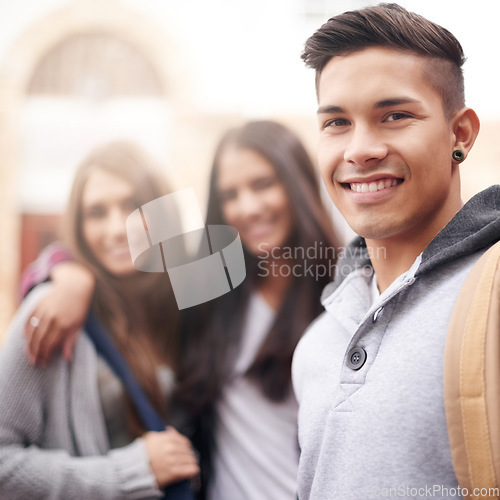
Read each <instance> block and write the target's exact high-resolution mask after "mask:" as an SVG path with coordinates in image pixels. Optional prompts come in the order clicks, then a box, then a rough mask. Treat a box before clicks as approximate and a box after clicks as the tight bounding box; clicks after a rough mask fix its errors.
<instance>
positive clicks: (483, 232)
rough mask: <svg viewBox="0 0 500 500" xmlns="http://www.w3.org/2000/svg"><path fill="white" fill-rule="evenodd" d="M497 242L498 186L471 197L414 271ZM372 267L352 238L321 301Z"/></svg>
mask: <svg viewBox="0 0 500 500" xmlns="http://www.w3.org/2000/svg"><path fill="white" fill-rule="evenodd" d="M499 239H500V185H496V186H491V187H489V188H488V189H485V190H484V191H481V192H480V193H478V194H477V195H476V196H474V197H473V198H471V199H470V200H469V201H468V202H467V203H466V204H465V205H464V206H463V207H462V209H461V210H460V211H459V212H458V213H457V214H456V215H455V216H454V217H453V218H452V219H451V220H450V222H448V224H447V225H446V226H445V227H444V228H443V229H442V230H441V231H440V232H439V233H438V234H437V235H436V237H435V238H434V239H433V240H432V241H431V242H430V243H429V245H428V246H427V248H426V249H425V250H424V252H423V253H422V261H421V263H420V266H419V268H418V270H417V272H416V276H421V275H423V274H425V273H428V272H430V271H432V270H433V269H435V268H437V267H439V266H441V265H442V264H445V263H448V262H450V261H452V260H454V259H458V258H461V257H465V256H466V255H471V254H473V253H475V252H477V251H479V250H483V249H484V250H486V249H487V248H488V247H490V246H491V245H493V244H494V243H496V242H497V241H498V240H499ZM363 267H370V268H371V267H372V265H371V262H370V257H369V255H368V250H367V248H366V242H365V240H364V238H361V237H360V236H358V237H356V238H355V239H354V240H353V241H352V242H351V243H350V244H349V246H348V247H347V248H346V250H345V252H344V253H341V255H340V256H339V261H338V262H337V272H336V275H335V280H334V281H333V282H332V283H329V284H328V285H327V286H326V287H325V289H324V290H323V293H322V296H321V299H322V300H324V299H325V298H326V297H328V296H329V295H330V294H332V293H333V292H334V291H335V290H336V289H337V287H338V286H339V285H340V283H342V281H343V280H344V279H345V278H346V276H347V275H348V274H349V273H350V272H351V271H352V270H354V269H359V268H363Z"/></svg>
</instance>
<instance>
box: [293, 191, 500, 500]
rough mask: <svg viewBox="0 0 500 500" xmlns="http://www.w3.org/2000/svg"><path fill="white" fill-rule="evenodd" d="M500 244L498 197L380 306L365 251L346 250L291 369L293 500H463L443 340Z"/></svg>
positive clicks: (455, 229) (437, 245)
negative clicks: (296, 457) (473, 276)
mask: <svg viewBox="0 0 500 500" xmlns="http://www.w3.org/2000/svg"><path fill="white" fill-rule="evenodd" d="M499 237H500V186H494V187H491V188H489V189H487V190H485V191H483V192H482V193H480V194H478V195H477V196H475V197H474V198H473V199H471V200H470V201H469V202H468V203H467V204H466V205H465V206H464V207H463V208H462V210H461V211H460V212H459V213H458V214H457V215H456V216H455V217H454V218H453V219H452V220H451V221H450V222H449V223H448V225H447V226H446V227H445V228H444V229H443V230H442V231H441V232H440V233H439V234H438V235H437V236H436V237H435V239H434V240H433V241H432V242H431V243H430V244H429V246H428V247H427V248H426V250H425V251H424V252H423V253H422V254H421V255H420V256H419V257H418V258H417V259H416V261H415V262H414V264H413V265H412V267H411V268H410V269H409V270H408V271H407V272H406V273H404V274H403V275H401V276H400V277H399V278H397V279H396V280H395V281H394V283H392V284H391V286H390V287H389V288H388V289H387V290H386V291H385V292H384V293H383V294H382V295H380V296H378V297H377V296H376V295H375V294H374V293H373V284H372V280H373V270H372V268H371V266H370V262H369V259H368V256H367V252H366V248H365V245H364V241H363V240H362V239H361V238H357V239H356V240H355V241H354V242H353V244H352V245H351V246H350V247H348V248H347V251H346V252H345V255H344V256H343V258H342V259H341V260H340V261H339V263H338V276H337V279H336V280H335V282H334V283H333V284H331V285H329V286H328V287H327V288H326V289H325V293H324V294H323V298H322V302H323V305H324V307H325V309H326V311H325V313H323V314H322V315H321V316H320V317H319V318H318V319H317V320H316V321H315V322H314V323H313V324H312V325H311V326H310V327H309V329H308V331H307V332H306V334H305V335H304V337H303V338H302V340H301V341H300V343H299V344H298V346H297V349H296V351H295V355H294V360H293V365H292V375H293V384H294V390H295V393H296V396H297V399H298V401H299V404H300V409H299V442H300V447H301V457H300V465H299V476H298V482H299V487H298V492H299V499H300V500H307V499H311V500H312V499H314V500H320V499H325V500H326V499H328V500H330V499H341V500H348V499H356V500H359V499H363V498H385V497H397V498H460V497H461V492H460V489H459V486H458V483H457V479H456V477H455V474H454V472H453V466H452V462H451V455H450V449H449V442H448V435H447V429H446V419H445V412H444V403H443V388H442V385H443V384H442V382H443V376H442V371H443V352H444V344H445V337H446V331H447V325H448V320H449V318H450V314H451V311H452V308H453V305H454V303H455V300H456V297H457V295H458V292H459V290H460V288H461V286H462V284H463V282H464V280H465V278H466V276H467V273H468V272H469V270H470V269H471V267H472V265H473V264H474V262H475V261H476V260H477V259H478V258H479V256H480V255H481V254H482V253H483V252H484V251H485V250H486V249H487V248H488V247H489V246H491V245H492V244H493V243H495V242H496V241H498V239H499ZM353 349H357V350H353ZM365 354H366V359H363V358H364V356H365ZM469 493H471V492H469Z"/></svg>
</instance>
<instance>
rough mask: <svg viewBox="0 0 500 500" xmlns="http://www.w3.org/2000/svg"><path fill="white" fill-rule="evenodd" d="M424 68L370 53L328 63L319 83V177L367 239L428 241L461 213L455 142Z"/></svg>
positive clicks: (406, 57) (399, 56) (416, 61)
mask: <svg viewBox="0 0 500 500" xmlns="http://www.w3.org/2000/svg"><path fill="white" fill-rule="evenodd" d="M424 64H425V60H424V59H423V58H422V57H420V56H418V55H411V54H408V53H405V52H401V51H396V50H392V49H386V48H368V49H364V50H362V51H359V52H355V53H353V54H350V55H347V56H338V57H334V58H332V59H331V60H330V62H329V63H328V64H327V65H326V66H325V69H324V70H323V72H322V74H321V77H320V81H319V110H318V119H319V125H320V141H319V153H318V158H319V166H320V170H321V174H322V177H323V180H324V182H325V184H326V187H327V189H328V192H329V194H330V197H331V198H332V200H333V201H334V203H335V204H336V205H337V207H338V209H339V210H340V211H341V213H342V214H343V215H344V217H345V218H346V219H347V221H348V223H349V225H350V226H351V227H352V229H353V230H354V231H355V232H356V233H358V234H359V235H361V236H364V237H365V238H367V239H371V240H382V239H386V238H394V237H395V238H404V239H406V238H409V239H410V240H415V238H417V239H418V238H420V237H421V238H423V239H426V238H427V239H428V236H429V235H431V237H432V236H434V235H435V234H437V232H439V230H440V229H442V227H444V226H445V225H446V223H447V222H448V221H449V220H450V219H451V217H453V215H454V214H455V213H456V212H457V211H458V210H459V209H460V207H461V200H460V182H459V174H458V168H457V166H456V165H453V164H452V158H451V153H452V151H453V145H454V142H455V136H454V134H453V130H452V127H451V124H450V121H449V120H448V119H446V117H445V115H444V111H443V106H442V101H441V97H440V95H439V94H438V93H437V91H436V90H435V89H434V88H433V87H432V86H431V85H430V84H429V83H428V82H427V81H426V78H425V72H424V71H423V68H424V66H423V65H424ZM420 235H421V236H420Z"/></svg>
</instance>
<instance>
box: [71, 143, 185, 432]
mask: <svg viewBox="0 0 500 500" xmlns="http://www.w3.org/2000/svg"><path fill="white" fill-rule="evenodd" d="M96 170H104V171H105V172H108V173H111V174H114V175H116V176H118V177H120V178H122V179H124V180H126V181H127V182H129V183H130V184H131V185H132V186H133V187H134V202H135V203H136V205H137V207H139V206H142V205H144V204H145V203H147V202H149V201H152V200H154V199H156V198H159V197H160V196H163V195H165V194H167V193H168V192H169V188H168V186H167V184H166V182H165V180H164V179H163V177H162V176H161V175H160V174H159V173H158V172H157V171H156V169H155V168H153V166H152V161H151V159H150V158H149V157H148V156H147V155H146V154H145V152H144V151H142V150H141V149H140V148H138V147H137V146H135V145H133V144H131V143H128V142H113V143H109V144H106V145H104V146H101V147H98V148H97V149H95V150H94V151H93V152H92V153H90V154H89V155H88V156H87V157H86V158H85V159H84V160H83V162H82V163H81V164H80V166H79V168H78V169H77V172H76V174H75V178H74V181H73V187H72V191H71V194H70V197H69V202H68V207H67V210H66V213H65V224H64V229H65V235H64V236H65V241H66V244H67V245H68V247H69V249H70V250H71V252H72V253H73V255H74V257H75V258H76V259H77V260H78V261H79V262H81V263H82V264H83V265H85V266H86V267H88V268H89V269H90V270H91V271H92V273H93V275H94V276H95V280H96V287H95V295H94V303H93V308H94V310H95V311H96V314H97V315H98V317H99V319H100V321H101V322H102V323H103V325H104V326H105V327H106V329H107V330H108V332H109V333H110V335H111V337H112V339H113V341H114V342H115V344H116V346H117V348H118V349H119V351H120V352H121V353H122V355H123V356H124V358H125V360H126V361H127V363H128V365H129V366H130V367H131V369H132V371H133V373H134V375H135V376H136V378H137V379H138V381H139V383H140V384H141V386H142V388H143V390H144V391H145V392H146V394H147V395H148V396H149V400H150V401H151V403H152V404H153V405H154V406H155V407H156V410H157V411H159V413H160V414H161V415H162V416H163V417H164V418H165V419H166V418H168V408H167V401H166V398H165V397H164V396H163V393H162V391H161V389H160V386H159V383H158V380H157V376H156V366H155V363H153V362H152V360H153V359H158V358H160V359H162V360H164V361H165V362H166V363H168V364H169V365H170V366H171V367H172V368H173V369H174V370H175V369H176V368H177V367H176V361H177V359H178V350H179V333H178V330H179V323H180V319H179V311H178V309H177V307H176V304H175V299H174V296H173V291H172V287H171V284H170V281H169V280H168V276H166V275H165V274H160V273H143V272H138V273H137V276H134V278H133V279H134V287H135V289H136V290H137V294H136V299H137V300H136V301H135V304H133V305H134V307H140V308H141V311H143V312H144V317H145V318H146V320H147V325H146V327H147V330H148V331H147V333H148V335H146V334H145V332H144V331H143V330H142V328H141V326H140V325H138V324H137V321H136V318H135V317H134V315H133V314H131V313H130V311H131V307H130V306H131V304H130V303H128V300H127V298H126V297H125V295H124V293H123V287H122V284H121V281H120V279H119V278H117V277H115V276H114V275H112V274H111V273H110V272H109V271H108V270H107V269H105V268H104V267H103V266H102V265H101V263H100V262H99V261H98V260H97V259H96V257H95V256H94V254H93V253H92V251H91V250H90V248H89V247H88V244H87V242H86V240H85V237H84V234H83V214H82V197H83V193H84V189H85V186H86V184H87V180H88V178H89V177H90V176H91V175H92V173H93V172H94V171H96ZM128 409H129V411H128V417H129V418H128V422H129V427H130V430H131V432H132V434H133V435H137V436H138V435H140V434H142V433H143V432H144V430H145V429H144V428H143V426H142V423H141V422H140V420H139V418H138V415H137V413H136V412H135V410H134V409H133V407H132V405H131V403H130V401H128Z"/></svg>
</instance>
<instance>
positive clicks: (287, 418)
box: [178, 121, 337, 500]
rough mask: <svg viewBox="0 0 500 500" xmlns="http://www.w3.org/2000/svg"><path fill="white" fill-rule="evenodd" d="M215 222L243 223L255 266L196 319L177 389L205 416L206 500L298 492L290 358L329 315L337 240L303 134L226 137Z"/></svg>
mask: <svg viewBox="0 0 500 500" xmlns="http://www.w3.org/2000/svg"><path fill="white" fill-rule="evenodd" d="M207 224H228V225H231V226H233V227H235V228H236V229H237V230H238V232H239V235H240V238H241V242H242V244H243V248H244V255H245V261H246V267H247V276H246V279H245V281H244V282H243V284H242V285H240V286H239V287H237V288H236V289H234V290H233V291H231V292H230V293H228V294H226V295H224V296H222V297H220V298H218V299H215V300H213V301H211V302H210V303H208V304H206V306H205V308H206V309H207V311H206V316H204V315H203V314H200V315H199V316H198V317H197V318H196V317H195V318H193V319H194V320H198V326H195V324H193V325H192V327H191V328H190V329H189V336H188V337H187V340H186V342H187V343H188V349H186V350H185V351H184V355H183V359H182V365H181V369H180V372H179V377H180V385H179V387H178V393H179V397H180V398H181V399H183V400H184V401H185V402H186V404H187V405H188V406H189V407H190V408H191V409H193V408H194V409H195V410H196V411H195V413H196V414H197V434H196V436H195V441H196V442H197V444H198V447H199V449H200V450H201V451H202V462H201V464H202V475H203V477H204V479H205V486H206V487H207V496H208V498H210V499H211V500H225V499H227V500H233V499H236V498H242V499H243V498H244V499H248V500H251V499H255V500H261V499H262V498H272V499H274V500H281V499H290V500H291V499H294V498H295V496H296V492H295V486H296V480H295V477H296V473H297V466H298V454H299V450H298V444H297V403H296V401H295V398H294V395H293V393H292V389H291V375H290V371H291V370H290V367H291V360H292V355H293V352H294V349H295V346H296V344H297V342H298V341H299V339H300V337H301V335H302V333H303V332H304V330H305V329H306V327H307V325H308V324H309V323H310V322H311V321H312V320H313V319H314V318H315V317H316V316H317V315H318V314H319V313H320V312H321V304H320V293H321V290H322V289H323V287H324V286H325V285H326V284H327V283H328V281H330V280H331V277H332V276H331V273H330V272H329V270H332V269H333V264H334V262H335V257H336V255H335V249H336V244H337V239H336V237H335V234H334V232H333V230H332V225H331V221H330V220H329V217H328V216H327V214H326V212H325V210H324V208H323V206H322V204H321V201H320V193H319V186H318V181H317V177H316V174H315V172H314V168H313V165H312V163H311V160H310V158H309V156H308V154H307V152H306V150H305V148H304V146H303V145H302V143H301V141H300V140H299V138H298V137H297V135H296V134H295V133H293V132H292V131H291V130H290V129H288V128H286V127H284V126H283V125H281V124H279V123H276V122H273V121H255V122H250V123H247V124H246V125H244V126H242V127H239V128H235V129H232V130H230V131H229V132H228V133H227V134H226V135H225V136H224V137H223V138H222V140H221V142H220V143H219V145H218V147H217V150H216V153H215V158H214V162H213V167H212V172H211V177H210V193H209V201H208V211H207ZM194 323H196V321H194ZM203 325H207V326H206V327H205V328H204V327H203ZM207 485H208V486H207Z"/></svg>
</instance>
